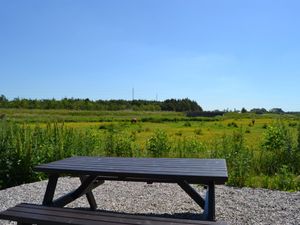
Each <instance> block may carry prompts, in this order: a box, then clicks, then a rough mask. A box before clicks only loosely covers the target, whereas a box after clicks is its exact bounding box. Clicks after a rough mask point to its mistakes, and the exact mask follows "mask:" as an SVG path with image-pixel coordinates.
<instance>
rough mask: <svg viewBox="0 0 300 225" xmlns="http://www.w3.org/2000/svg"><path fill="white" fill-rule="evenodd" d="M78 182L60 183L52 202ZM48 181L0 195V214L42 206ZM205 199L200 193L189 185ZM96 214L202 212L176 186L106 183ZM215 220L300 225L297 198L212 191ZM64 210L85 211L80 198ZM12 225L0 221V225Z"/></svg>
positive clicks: (96, 192)
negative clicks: (26, 206)
mask: <svg viewBox="0 0 300 225" xmlns="http://www.w3.org/2000/svg"><path fill="white" fill-rule="evenodd" d="M79 184H80V182H79V179H77V178H71V177H62V178H59V181H58V184H57V190H56V193H55V198H56V197H59V196H61V195H63V194H64V193H67V192H68V191H71V190H73V189H74V188H76V187H77V186H78V185H79ZM46 186H47V180H45V181H40V182H35V183H30V184H24V185H20V186H16V187H12V188H8V189H4V190H1V191H0V211H2V210H5V209H7V208H9V207H12V206H14V205H16V204H18V203H21V202H28V203H36V204H41V203H42V198H43V195H44V192H45V190H46ZM193 187H194V188H195V189H197V191H198V192H199V193H200V194H201V195H202V196H203V197H204V193H205V190H204V189H203V188H202V187H201V186H197V185H193ZM93 193H94V196H95V199H96V201H97V204H98V209H99V210H106V211H114V212H125V213H133V214H151V215H157V216H169V217H177V218H189V219H197V218H199V214H200V213H201V212H202V209H201V208H200V207H199V206H198V205H197V204H196V203H195V202H193V200H192V199H191V198H190V197H189V196H188V195H187V194H186V193H185V192H184V191H183V190H182V189H181V188H180V187H179V186H178V185H177V184H165V183H153V184H146V183H142V182H121V181H106V182H105V183H104V184H102V185H100V186H99V187H97V188H96V189H94V190H93ZM215 193H216V220H217V221H225V222H227V224H228V225H231V224H232V225H248V224H249V225H250V224H253V225H267V224H272V225H277V224H278V225H279V224H280V225H300V192H293V193H290V192H284V191H275V190H267V189H261V188H235V187H228V186H225V185H218V186H216V190H215ZM66 207H85V208H86V207H89V205H88V203H87V200H86V198H85V197H81V198H79V199H77V200H76V201H74V202H72V203H70V204H69V205H67V206H66ZM8 224H15V223H13V222H8V221H5V220H0V225H8Z"/></svg>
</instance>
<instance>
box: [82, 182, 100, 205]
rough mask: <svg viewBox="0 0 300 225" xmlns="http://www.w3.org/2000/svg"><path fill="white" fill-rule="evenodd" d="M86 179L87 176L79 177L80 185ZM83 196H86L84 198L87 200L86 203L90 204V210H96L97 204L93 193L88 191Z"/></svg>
mask: <svg viewBox="0 0 300 225" xmlns="http://www.w3.org/2000/svg"><path fill="white" fill-rule="evenodd" d="M86 178H87V176H81V177H80V181H81V183H83V182H84V181H85V179H86ZM85 195H86V198H87V200H88V202H89V204H90V208H91V210H96V209H97V203H96V200H95V197H94V195H93V192H92V191H89V192H87V193H86V194H85Z"/></svg>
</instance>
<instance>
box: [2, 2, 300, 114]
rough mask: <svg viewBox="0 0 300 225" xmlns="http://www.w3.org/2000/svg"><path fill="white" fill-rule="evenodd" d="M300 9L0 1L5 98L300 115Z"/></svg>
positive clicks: (296, 5) (287, 5)
mask: <svg viewBox="0 0 300 225" xmlns="http://www.w3.org/2000/svg"><path fill="white" fill-rule="evenodd" d="M299 12H300V1H297V0H295V1H290V0H282V1H280V0H277V1H276V0H258V1H255V0H251V1H230V0H227V1H224V0H219V1H217V0H206V1H204V0H195V1H193V0H180V1H179V0H163V1H162V0H147V1H146V0H126V1H124V0H118V1H117V0H102V1H96V0H95V1H91V0H89V1H83V0H82V1H79V0H49V1H47V0H43V1H39V0H34V1H33V0H27V1H14V0H0V94H4V95H5V96H6V97H8V98H9V99H13V98H15V97H20V98H33V99H35V98H39V99H44V98H56V99H61V98H64V97H74V98H90V99H131V98H132V88H134V92H135V98H136V99H148V100H155V99H156V98H158V100H165V99H167V98H186V97H187V98H190V99H193V100H196V101H197V102H198V103H199V105H201V106H202V107H203V108H204V109H205V110H213V109H227V108H229V109H234V108H236V109H241V108H242V107H245V108H246V109H251V108H254V107H264V108H266V109H270V108H273V107H280V108H282V109H283V110H285V111H300V104H299V103H300V102H299V99H300V91H299V87H300V69H299V66H300V14H299Z"/></svg>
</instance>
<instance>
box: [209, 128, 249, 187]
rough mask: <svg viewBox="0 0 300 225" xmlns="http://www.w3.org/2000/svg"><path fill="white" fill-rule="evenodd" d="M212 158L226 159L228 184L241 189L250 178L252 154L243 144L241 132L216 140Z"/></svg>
mask: <svg viewBox="0 0 300 225" xmlns="http://www.w3.org/2000/svg"><path fill="white" fill-rule="evenodd" d="M211 157H212V158H224V159H226V163H227V167H228V173H229V175H228V177H229V178H228V182H227V183H228V184H229V185H233V186H239V187H242V186H244V185H245V183H246V180H247V179H248V177H249V176H250V171H251V165H252V163H253V153H252V151H250V150H249V149H248V147H247V146H246V145H245V142H244V136H243V131H242V130H240V131H238V132H234V133H233V134H232V135H231V136H228V135H224V136H223V137H222V138H221V139H219V140H217V143H216V146H214V150H212V151H211Z"/></svg>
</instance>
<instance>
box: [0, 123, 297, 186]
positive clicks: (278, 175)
mask: <svg viewBox="0 0 300 225" xmlns="http://www.w3.org/2000/svg"><path fill="white" fill-rule="evenodd" d="M124 126H126V124H125V123H124V124H123V125H122V126H114V125H111V126H107V127H103V128H101V130H104V133H103V132H95V130H91V129H90V130H88V129H74V128H69V127H66V126H65V125H64V123H60V124H58V123H52V124H47V126H42V127H40V126H38V125H37V126H32V125H30V126H26V125H20V124H16V123H12V122H6V121H2V122H1V121H0V189H2V188H6V187H10V186H14V185H18V184H22V183H26V182H31V181H36V180H39V179H42V178H43V175H42V174H38V173H34V172H33V167H34V166H35V165H37V164H40V163H47V162H50V161H54V160H58V159H62V158H66V157H70V156H74V155H97V156H117V157H180V158H182V157H189V158H225V159H226V162H227V166H228V172H229V180H228V183H227V184H229V185H233V186H252V187H265V188H272V189H280V190H300V180H299V177H298V178H297V175H299V173H300V125H299V126H298V132H297V135H296V136H292V135H291V134H290V132H289V127H287V126H286V125H284V124H283V123H276V124H273V125H272V126H268V127H267V128H266V129H265V133H264V136H263V138H262V140H258V141H259V142H261V144H260V146H261V148H260V149H256V148H254V147H251V146H248V145H247V144H246V143H245V138H244V135H245V132H244V130H243V128H236V129H235V130H234V131H233V133H231V134H228V133H227V134H224V135H223V136H222V137H220V138H216V139H215V140H213V141H212V142H211V143H203V142H201V141H200V140H199V135H197V134H194V136H190V137H185V136H181V135H176V136H170V135H168V134H167V132H165V131H164V130H155V131H154V132H153V133H152V135H151V136H150V137H149V138H147V139H146V140H145V141H144V143H143V144H141V143H140V142H137V141H136V135H137V133H136V132H131V133H128V132H125V131H124V130H122V128H120V127H124ZM104 128H105V129H104Z"/></svg>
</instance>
